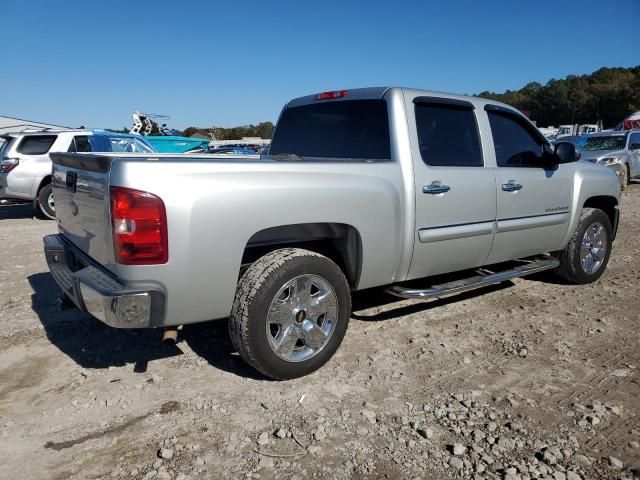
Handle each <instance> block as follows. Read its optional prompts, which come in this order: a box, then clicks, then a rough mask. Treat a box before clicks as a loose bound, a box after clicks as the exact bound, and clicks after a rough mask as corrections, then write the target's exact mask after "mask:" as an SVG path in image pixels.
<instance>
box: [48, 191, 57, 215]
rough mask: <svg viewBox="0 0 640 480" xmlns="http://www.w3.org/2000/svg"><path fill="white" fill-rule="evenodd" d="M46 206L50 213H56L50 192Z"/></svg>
mask: <svg viewBox="0 0 640 480" xmlns="http://www.w3.org/2000/svg"><path fill="white" fill-rule="evenodd" d="M47 205H48V206H49V208H50V209H51V211H53V212H55V211H56V207H55V204H54V203H53V192H51V193H50V194H49V196H48V197H47Z"/></svg>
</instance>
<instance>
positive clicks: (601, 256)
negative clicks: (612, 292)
mask: <svg viewBox="0 0 640 480" xmlns="http://www.w3.org/2000/svg"><path fill="white" fill-rule="evenodd" d="M612 242H613V229H612V228H611V222H610V220H609V217H608V216H607V214H606V213H604V212H603V211H602V210H599V209H597V208H585V209H583V210H582V213H581V214H580V220H579V221H578V226H577V227H576V231H575V233H574V234H573V237H571V240H570V241H569V244H568V245H567V246H566V247H565V249H564V250H562V251H561V252H558V255H557V256H558V259H559V260H560V266H559V267H558V268H557V269H556V270H555V274H556V275H557V276H559V277H560V278H562V279H563V280H565V281H566V282H569V283H574V284H585V283H592V282H595V281H596V280H598V279H599V278H600V277H601V276H602V274H603V273H604V271H605V269H606V268H607V264H608V263H609V256H610V255H611V247H612V245H613V243H612Z"/></svg>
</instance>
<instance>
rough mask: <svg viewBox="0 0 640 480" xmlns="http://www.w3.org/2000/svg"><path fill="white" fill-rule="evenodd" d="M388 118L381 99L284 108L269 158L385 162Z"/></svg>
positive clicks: (388, 154)
mask: <svg viewBox="0 0 640 480" xmlns="http://www.w3.org/2000/svg"><path fill="white" fill-rule="evenodd" d="M389 144H390V142H389V116H388V114H387V103H386V102H385V101H384V100H349V101H338V102H324V103H314V104H311V105H303V106H300V107H292V108H287V109H285V110H284V112H282V116H281V117H280V120H279V122H278V126H277V127H276V131H275V132H274V135H273V139H272V141H271V147H270V148H269V154H270V155H284V154H293V155H299V156H301V157H303V158H307V157H319V158H336V159H366V160H389V159H390V158H391V148H390V146H389Z"/></svg>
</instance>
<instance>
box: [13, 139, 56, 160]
mask: <svg viewBox="0 0 640 480" xmlns="http://www.w3.org/2000/svg"><path fill="white" fill-rule="evenodd" d="M56 138H58V137H57V136H56V135H42V136H35V135H29V136H26V137H24V138H23V139H22V142H21V143H20V146H19V147H18V152H19V153H24V154H25V155H44V154H45V153H47V152H48V151H49V149H50V148H51V145H53V144H54V142H55V141H56Z"/></svg>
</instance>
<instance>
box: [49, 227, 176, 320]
mask: <svg viewBox="0 0 640 480" xmlns="http://www.w3.org/2000/svg"><path fill="white" fill-rule="evenodd" d="M43 240H44V253H45V256H46V258H47V264H48V265H49V271H50V272H51V274H52V275H53V278H54V279H55V281H56V283H57V284H58V286H59V287H60V288H61V289H62V291H63V292H64V293H65V295H67V296H68V297H69V298H70V299H71V301H73V303H74V304H75V305H76V306H77V307H78V308H79V309H80V310H82V311H84V312H87V313H89V314H91V315H93V316H94V317H96V318H97V319H98V320H101V321H102V322H104V323H106V324H107V325H109V326H111V327H115V328H144V327H154V326H160V325H161V323H162V312H163V309H164V295H163V293H162V292H159V291H155V290H149V291H146V290H135V289H131V288H129V287H127V286H125V285H123V284H121V283H120V282H118V281H117V280H116V279H114V278H113V277H112V276H111V275H109V274H108V273H106V272H104V271H103V270H101V269H100V268H98V267H97V266H95V265H91V264H90V262H89V261H88V259H86V258H85V257H84V255H83V254H82V253H81V252H79V251H77V249H76V248H75V247H74V246H73V245H71V244H69V243H68V242H66V241H64V240H63V239H62V236H61V235H47V236H45V237H44V239H43ZM72 266H73V268H72Z"/></svg>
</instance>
